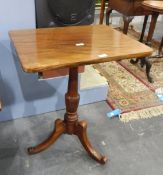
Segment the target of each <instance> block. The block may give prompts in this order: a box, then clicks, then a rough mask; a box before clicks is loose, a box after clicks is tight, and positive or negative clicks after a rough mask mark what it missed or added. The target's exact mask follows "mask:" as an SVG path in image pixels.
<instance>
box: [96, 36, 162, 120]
mask: <svg viewBox="0 0 163 175" xmlns="http://www.w3.org/2000/svg"><path fill="white" fill-rule="evenodd" d="M132 37H135V36H133V35H132ZM152 61H153V63H152V69H151V76H152V77H153V79H154V83H149V82H148V80H147V78H146V74H145V70H144V68H141V67H140V65H139V64H136V65H132V64H131V63H130V60H123V61H119V62H109V63H101V64H96V65H94V68H95V69H97V70H98V71H99V73H100V74H102V75H103V76H104V77H105V78H106V79H107V80H108V84H109V93H108V99H107V101H108V104H109V105H110V106H111V107H112V109H117V108H118V109H121V110H122V114H121V116H120V120H121V121H123V122H128V121H130V120H133V119H140V118H151V117H156V116H159V115H161V114H163V102H160V100H159V98H158V97H157V96H156V94H155V89H157V88H160V87H163V72H162V70H163V60H162V59H159V60H158V59H157V60H156V59H153V60H152Z"/></svg>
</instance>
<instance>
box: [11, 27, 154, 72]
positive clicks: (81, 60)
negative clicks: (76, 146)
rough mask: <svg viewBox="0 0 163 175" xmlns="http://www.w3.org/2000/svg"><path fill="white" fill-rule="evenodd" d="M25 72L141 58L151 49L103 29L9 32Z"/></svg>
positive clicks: (116, 32)
mask: <svg viewBox="0 0 163 175" xmlns="http://www.w3.org/2000/svg"><path fill="white" fill-rule="evenodd" d="M9 35H10V37H11V40H12V42H13V44H14V46H15V48H16V51H17V54H18V57H19V59H20V62H21V65H22V67H23V69H24V71H26V72H42V71H44V70H51V69H55V68H63V67H70V66H78V65H86V64H93V63H100V62H109V61H113V60H120V59H127V58H134V57H144V56H149V55H151V53H152V49H151V48H150V47H148V46H146V45H144V44H142V43H140V42H138V41H135V40H134V39H131V38H130V37H128V36H126V35H124V34H122V33H120V32H118V31H116V30H115V29H112V28H111V27H108V26H105V25H91V26H90V25H89V26H71V27H59V28H44V29H33V30H17V31H11V32H9Z"/></svg>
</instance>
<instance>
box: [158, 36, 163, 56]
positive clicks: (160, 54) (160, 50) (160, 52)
mask: <svg viewBox="0 0 163 175" xmlns="http://www.w3.org/2000/svg"><path fill="white" fill-rule="evenodd" d="M162 46H163V37H162V40H161V43H160V47H159V50H158V54H159V56H160V57H161V56H163V55H162Z"/></svg>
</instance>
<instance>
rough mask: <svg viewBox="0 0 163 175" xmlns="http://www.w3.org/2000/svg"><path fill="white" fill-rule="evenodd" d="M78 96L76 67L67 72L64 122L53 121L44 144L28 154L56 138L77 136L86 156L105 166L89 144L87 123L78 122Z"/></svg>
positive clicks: (41, 149) (104, 158) (102, 157)
mask: <svg viewBox="0 0 163 175" xmlns="http://www.w3.org/2000/svg"><path fill="white" fill-rule="evenodd" d="M79 99H80V96H79V94H78V67H73V68H70V70H69V82H68V91H67V93H66V95H65V102H66V113H65V116H64V120H63V121H62V120H60V119H57V120H56V121H55V129H54V131H53V132H52V134H51V135H50V137H49V138H47V139H46V140H45V141H44V142H42V143H41V144H39V145H38V146H35V147H31V148H28V153H29V154H36V153H39V152H41V151H43V150H45V149H46V148H48V147H49V146H50V145H52V144H53V143H54V142H55V141H56V140H57V138H58V137H59V136H60V135H61V134H63V133H65V134H70V135H72V134H74V135H76V136H78V138H79V140H80V142H81V143H82V145H83V147H84V148H85V149H86V151H87V152H88V154H89V155H90V156H91V157H92V158H93V159H94V160H96V161H98V162H99V163H101V164H105V163H106V161H107V158H106V157H105V156H102V155H101V154H100V153H98V152H97V151H96V150H95V149H94V148H93V147H92V146H91V144H90V142H89V140H88V137H87V131H86V129H87V123H86V121H78V114H77V109H78V105H79Z"/></svg>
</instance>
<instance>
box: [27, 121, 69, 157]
mask: <svg viewBox="0 0 163 175" xmlns="http://www.w3.org/2000/svg"><path fill="white" fill-rule="evenodd" d="M65 130H66V129H65V123H64V122H63V121H62V120H60V119H57V120H56V121H55V128H54V131H53V132H52V134H51V135H50V136H49V137H48V138H47V139H46V140H45V141H43V142H42V143H40V144H39V145H37V146H35V147H30V148H28V154H30V155H31V154H37V153H39V152H41V151H44V150H45V149H47V148H48V147H49V146H50V145H52V144H53V143H54V142H55V141H56V140H57V139H58V137H59V136H60V135H61V134H63V133H64V132H65Z"/></svg>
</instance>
